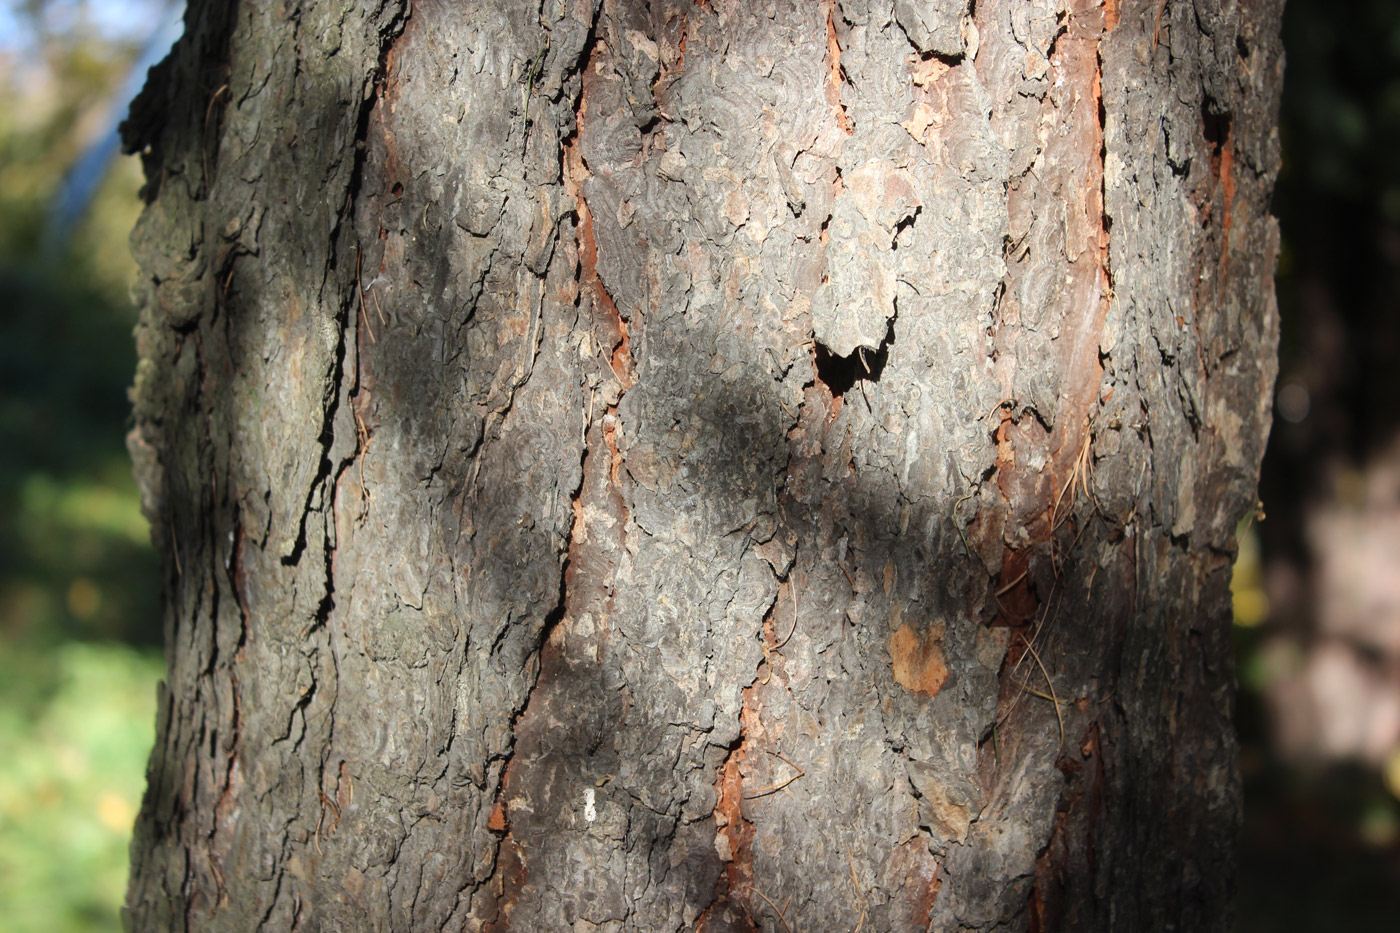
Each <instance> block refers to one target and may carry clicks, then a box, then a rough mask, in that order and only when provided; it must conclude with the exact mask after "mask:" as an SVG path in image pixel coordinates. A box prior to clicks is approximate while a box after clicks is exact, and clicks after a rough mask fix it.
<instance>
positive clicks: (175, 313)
mask: <svg viewBox="0 0 1400 933" xmlns="http://www.w3.org/2000/svg"><path fill="white" fill-rule="evenodd" d="M1280 6H1281V0H1134V2H1129V0H1121V2H1120V0H1104V2H1097V0H978V2H976V3H975V5H974V4H972V3H971V2H968V0H869V2H854V0H825V2H805V0H803V2H797V0H769V2H739V0H699V2H690V0H656V2H651V3H642V2H632V0H547V2H544V3H542V4H541V3H521V2H504V3H502V2H491V3H487V2H475V3H447V2H440V0H420V2H417V3H413V4H411V5H410V4H408V3H407V2H394V0H359V2H348V3H340V4H316V3H300V4H298V3H290V4H283V5H276V4H251V3H236V2H233V0H211V2H208V3H203V4H195V5H193V6H192V9H191V13H190V14H189V22H188V29H187V34H186V37H185V39H184V40H182V42H181V43H180V44H179V45H178V46H177V48H176V50H175V51H174V53H173V54H172V56H171V58H170V59H169V60H168V61H167V62H166V63H164V64H163V65H162V66H161V67H160V68H159V69H157V70H156V71H155V72H154V73H153V77H152V81H151V83H150V86H149V87H148V89H147V91H146V92H145V94H144V96H143V97H142V99H141V100H140V101H138V103H137V105H136V107H135V108H134V110H133V116H132V119H131V121H129V124H128V126H127V143H128V146H129V147H130V148H132V149H136V150H141V151H143V152H144V154H145V158H146V166H147V175H148V179H149V183H148V187H147V190H146V197H147V199H148V202H149V206H148V209H147V211H146V213H145V216H144V218H143V220H142V222H141V225H140V227H139V229H138V231H137V233H136V234H135V237H134V244H135V249H136V252H137V254H138V257H139V259H140V262H141V264H142V268H143V270H144V279H143V285H142V286H141V289H140V292H141V296H142V298H143V302H144V311H143V316H142V321H141V325H140V327H139V329H138V333H137V337H138V342H139V345H140V350H141V357H142V362H141V365H140V369H139V371H138V373H137V379H136V386H135V389H134V392H133V396H134V399H135V408H136V412H135V429H134V430H133V432H132V436H131V447H132V451H133V455H134V457H135V459H136V462H137V471H138V475H139V477H140V480H141V484H142V489H143V494H144V502H145V506H146V509H147V512H148V514H149V517H150V518H151V522H152V528H153V533H154V536H155V540H156V543H157V545H158V547H159V549H160V551H161V553H162V555H163V559H164V567H165V580H164V585H165V594H166V597H165V604H166V612H167V616H166V631H167V641H168V657H169V676H168V679H167V682H166V684H165V686H164V687H163V688H162V692H161V701H160V719H159V726H158V738H157V743H156V748H155V751H154V752H153V755H152V759H151V766H150V784H149V790H148V793H147V796H146V800H145V803H144V805H143V808H142V813H141V817H140V821H139V824H138V827H137V835H136V839H135V842H134V844H133V856H134V867H133V875H132V881H131V889H130V893H129V900H128V911H129V915H130V916H129V919H130V921H131V924H132V926H133V927H134V928H136V929H142V930H145V929H161V930H168V929H199V930H239V931H245V930H250V929H269V930H288V929H301V930H321V929H324V930H337V929H380V930H390V929H392V930H425V931H429V930H431V931H436V930H507V929H517V930H564V929H573V930H594V929H601V930H647V931H661V930H702V931H719V930H745V929H761V930H789V929H791V930H801V929H805V930H816V929H852V930H854V929H862V930H925V929H933V930H1026V929H1031V930H1071V929H1072V930H1163V929H1181V930H1208V929H1214V930H1224V929H1227V928H1228V927H1229V925H1230V923H1229V901H1230V892H1231V888H1232V885H1233V877H1234V869H1233V865H1232V855H1231V849H1232V845H1233V839H1234V835H1235V830H1236V826H1237V823H1238V815H1239V804H1240V800H1239V786H1238V779H1237V775H1236V770H1235V765H1234V743H1233V739H1232V737H1231V724H1230V714H1231V705H1232V700H1231V691H1232V677H1233V671H1232V667H1231V660H1230V641H1229V626H1230V608H1229V607H1230V604H1229V598H1228V581H1229V571H1230V560H1231V555H1232V553H1233V547H1234V545H1233V541H1234V526H1235V522H1236V521H1237V519H1239V517H1240V516H1241V515H1242V514H1244V512H1245V511H1246V510H1247V509H1248V508H1250V507H1251V506H1252V505H1253V503H1254V494H1255V485H1256V481H1257V471H1258V464H1259V458H1260V455H1261V452H1262V449H1263V443H1264V438H1265V435H1266V431H1267V424H1268V414H1269V404H1268V399H1269V395H1270V388H1271V386H1272V381H1273V375H1274V363H1273V357H1274V344H1275V339H1276V338H1275V330H1276V320H1275V318H1276V315H1275V311H1274V305H1273V292H1272V284H1271V274H1272V269H1273V262H1274V257H1275V255H1276V252H1277V235H1276V232H1275V228H1274V225H1273V223H1272V222H1271V221H1270V220H1269V219H1268V218H1267V216H1266V211H1265V207H1266V204H1267V200H1268V197H1269V192H1270V188H1271V185H1272V182H1273V178H1274V176H1275V173H1276V171H1277V163H1278V155H1277V148H1278V146H1277V139H1276V136H1275V134H1274V121H1275V115H1276V109H1277V95H1278V88H1279V80H1280V68H1281V55H1280V50H1279V47H1278V40H1277V33H1278V19H1279V14H1280Z"/></svg>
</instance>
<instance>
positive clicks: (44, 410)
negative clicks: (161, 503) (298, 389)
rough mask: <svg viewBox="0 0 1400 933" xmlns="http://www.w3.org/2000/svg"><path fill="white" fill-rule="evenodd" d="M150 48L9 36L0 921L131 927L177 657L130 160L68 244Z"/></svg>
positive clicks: (51, 927)
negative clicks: (107, 111) (150, 445)
mask: <svg viewBox="0 0 1400 933" xmlns="http://www.w3.org/2000/svg"><path fill="white" fill-rule="evenodd" d="M134 53H135V49H134V48H131V47H128V46H125V45H123V44H121V43H119V42H113V41H111V40H107V39H103V38H102V37H100V36H98V35H97V34H96V33H95V32H94V31H93V30H91V29H88V28H85V27H84V26H83V24H82V21H81V20H77V21H75V22H74V23H73V28H71V29H66V30H64V31H62V32H47V33H44V34H42V35H40V36H39V37H38V41H36V42H35V43H33V44H31V45H30V46H28V47H25V48H10V49H6V50H0V95H2V97H0V99H3V100H5V101H6V104H5V106H4V107H3V108H0V307H3V309H4V310H3V312H0V929H4V930H6V931H14V933H29V931H33V933H39V931H44V933H50V931H58V933H63V931H99V930H101V931H111V930H117V929H120V924H119V922H118V909H119V907H120V904H121V902H122V899H123V896H124V892H125V887H126V874H127V866H128V858H127V846H128V842H129V839H130V835H131V828H132V824H133V821H134V819H135V816H136V810H137V807H138V806H139V804H140V799H141V792H142V790H143V786H144V778H145V760H146V757H147V755H148V754H149V750H150V747H151V742H152V737H153V733H154V724H155V684H156V681H157V679H158V678H159V677H160V675H161V671H162V669H163V661H162V658H161V654H160V651H159V648H158V645H159V641H160V625H159V618H160V616H159V607H158V603H157V599H156V592H155V585H156V581H157V576H156V573H157V571H156V561H155V558H154V555H153V553H152V551H151V547H150V543H149V535H148V532H147V529H146V524H145V520H144V519H143V518H142V517H141V513H140V507H139V501H138V497H137V492H136V489H135V484H134V483H133V481H132V479H131V466H130V461H129V459H128V457H127V454H126V450H125V446H124V443H123V436H124V433H125V426H124V425H125V422H126V420H127V416H128V411H129V405H128V402H127V399H126V386H127V385H128V384H129V382H130V380H131V374H132V373H133V372H134V370H135V351H134V347H133V344H132V339H131V329H132V325H133V324H134V322H135V315H134V312H133V310H132V308H131V305H130V302H129V300H128V297H127V294H128V290H129V285H130V282H131V280H132V276H133V275H134V273H135V269H134V266H133V264H132V261H131V259H130V255H129V253H128V251H127V247H126V237H127V232H128V231H129V230H130V229H131V226H132V224H133V223H134V221H135V219H136V215H137V213H138V211H139V202H138V200H137V197H136V191H137V189H138V187H139V183H140V181H139V176H140V172H139V168H138V167H137V166H136V165H135V164H134V160H123V161H122V162H121V163H119V164H117V165H115V166H114V167H113V170H112V171H111V172H110V173H109V174H108V177H107V179H106V181H105V182H104V184H103V187H102V188H101V190H100V191H99V193H98V195H97V197H96V200H95V203H93V204H92V205H91V207H90V209H89V210H88V212H87V214H86V216H85V218H84V219H83V221H82V222H81V223H80V224H79V226H78V227H77V228H76V229H75V230H74V231H73V234H72V236H71V238H70V239H69V241H68V242H67V243H66V244H65V245H64V246H63V247H61V248H60V249H59V250H53V249H48V250H46V249H45V242H44V238H45V232H46V230H45V225H46V222H47V217H48V214H47V212H48V209H49V206H50V204H51V202H52V199H53V196H54V194H55V192H56V191H57V190H58V187H59V185H60V184H61V182H62V179H63V172H64V171H65V169H66V168H67V166H68V165H70V164H71V163H72V161H73V160H74V159H75V158H76V157H77V155H78V154H79V152H80V151H81V150H82V148H83V147H84V146H86V145H87V144H88V142H89V141H90V139H91V136H92V134H93V133H94V131H96V130H97V129H98V128H99V124H100V117H101V113H100V110H101V108H102V107H103V106H104V105H105V104H107V103H108V100H107V98H108V97H109V96H110V94H111V92H112V90H113V89H114V88H117V87H119V86H120V84H121V78H122V76H123V74H124V73H125V70H126V69H127V67H128V66H129V63H130V62H131V60H132V58H133V55H134Z"/></svg>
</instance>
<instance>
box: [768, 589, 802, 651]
mask: <svg viewBox="0 0 1400 933" xmlns="http://www.w3.org/2000/svg"><path fill="white" fill-rule="evenodd" d="M791 580H792V628H790V629H788V633H787V638H784V639H783V640H782V641H780V642H778V643H777V644H776V645H774V646H773V650H774V651H780V650H782V647H783V646H784V645H786V644H787V643H788V642H790V641H792V636H793V634H794V633H795V632H796V631H797V573H796V571H794V572H793V575H792V578H791Z"/></svg>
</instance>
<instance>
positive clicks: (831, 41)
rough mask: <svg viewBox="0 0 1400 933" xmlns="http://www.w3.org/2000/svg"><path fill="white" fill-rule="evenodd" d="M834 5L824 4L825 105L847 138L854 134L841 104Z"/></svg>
mask: <svg viewBox="0 0 1400 933" xmlns="http://www.w3.org/2000/svg"><path fill="white" fill-rule="evenodd" d="M834 10H835V4H834V3H832V2H831V0H828V2H827V4H826V63H827V73H826V103H827V105H828V106H829V107H831V108H832V109H833V110H835V111H836V123H837V125H838V126H840V127H841V129H843V130H845V132H846V135H847V136H849V135H850V134H851V133H853V132H855V126H854V125H853V124H852V123H851V118H850V117H849V116H847V115H846V108H845V106H844V105H843V104H842V103H841V43H840V42H838V41H836V20H835V19H834V18H833V11H834Z"/></svg>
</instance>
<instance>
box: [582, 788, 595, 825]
mask: <svg viewBox="0 0 1400 933" xmlns="http://www.w3.org/2000/svg"><path fill="white" fill-rule="evenodd" d="M596 795H597V791H595V790H594V789H593V788H591V787H585V788H584V789H583V818H584V819H585V820H587V821H588V822H590V823H592V822H593V821H594V820H596V819H597V818H598V808H597V807H595V806H594V805H593V804H594V802H595V801H596V800H597V796H596Z"/></svg>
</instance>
